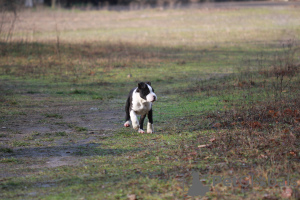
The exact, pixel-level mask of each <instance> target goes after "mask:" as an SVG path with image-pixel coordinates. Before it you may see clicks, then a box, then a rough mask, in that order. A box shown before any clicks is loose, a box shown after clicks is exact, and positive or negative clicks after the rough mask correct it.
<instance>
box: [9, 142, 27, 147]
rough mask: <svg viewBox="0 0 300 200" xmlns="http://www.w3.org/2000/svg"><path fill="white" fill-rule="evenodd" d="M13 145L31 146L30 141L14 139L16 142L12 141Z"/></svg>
mask: <svg viewBox="0 0 300 200" xmlns="http://www.w3.org/2000/svg"><path fill="white" fill-rule="evenodd" d="M12 145H13V146H14V147H24V146H29V145H30V143H28V142H24V141H14V142H13V143H12Z"/></svg>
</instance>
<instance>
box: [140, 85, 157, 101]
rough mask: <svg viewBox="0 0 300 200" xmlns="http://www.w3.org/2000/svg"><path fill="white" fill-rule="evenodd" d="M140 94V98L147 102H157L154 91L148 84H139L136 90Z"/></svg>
mask: <svg viewBox="0 0 300 200" xmlns="http://www.w3.org/2000/svg"><path fill="white" fill-rule="evenodd" d="M136 91H137V92H139V93H140V97H141V98H142V99H144V100H146V101H148V102H154V101H156V100H157V97H156V94H155V93H154V89H153V88H152V87H151V83H150V82H140V83H139V84H138V88H137V90H136Z"/></svg>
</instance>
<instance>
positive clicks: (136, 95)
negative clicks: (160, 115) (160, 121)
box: [124, 82, 157, 133]
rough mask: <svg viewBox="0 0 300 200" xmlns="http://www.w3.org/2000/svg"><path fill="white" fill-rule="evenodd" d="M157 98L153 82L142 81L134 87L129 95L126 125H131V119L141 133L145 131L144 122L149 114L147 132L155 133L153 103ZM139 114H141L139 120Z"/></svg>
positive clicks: (134, 126)
mask: <svg viewBox="0 0 300 200" xmlns="http://www.w3.org/2000/svg"><path fill="white" fill-rule="evenodd" d="M156 100H157V96H156V94H155V93H154V89H153V88H152V86H151V82H140V83H138V87H136V88H133V89H132V90H131V91H130V92H129V95H128V98H127V101H126V105H125V112H126V117H125V121H126V122H125V123H124V126H125V127H130V120H131V123H132V127H133V128H134V129H136V130H138V132H139V133H145V131H144V130H143V124H144V120H145V117H146V115H147V116H148V124H147V133H154V129H153V110H152V103H153V102H154V101H156ZM137 115H140V116H141V117H140V121H138V118H137Z"/></svg>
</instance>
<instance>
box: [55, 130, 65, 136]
mask: <svg viewBox="0 0 300 200" xmlns="http://www.w3.org/2000/svg"><path fill="white" fill-rule="evenodd" d="M55 135H56V136H67V133H66V132H65V131H61V132H55Z"/></svg>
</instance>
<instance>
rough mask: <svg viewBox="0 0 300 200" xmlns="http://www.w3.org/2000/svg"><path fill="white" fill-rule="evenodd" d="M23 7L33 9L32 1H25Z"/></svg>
mask: <svg viewBox="0 0 300 200" xmlns="http://www.w3.org/2000/svg"><path fill="white" fill-rule="evenodd" d="M25 7H29V8H32V7H33V1H32V0H25Z"/></svg>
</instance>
